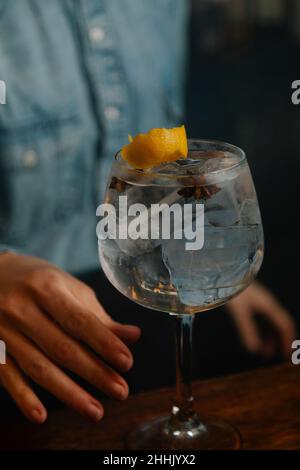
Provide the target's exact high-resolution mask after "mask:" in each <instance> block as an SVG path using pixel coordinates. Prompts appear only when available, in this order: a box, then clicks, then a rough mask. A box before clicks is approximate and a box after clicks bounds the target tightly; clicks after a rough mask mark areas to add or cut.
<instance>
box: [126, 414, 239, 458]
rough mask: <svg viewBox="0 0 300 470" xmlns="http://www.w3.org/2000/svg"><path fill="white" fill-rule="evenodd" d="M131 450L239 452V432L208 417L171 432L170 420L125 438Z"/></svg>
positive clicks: (161, 420) (151, 423)
mask: <svg viewBox="0 0 300 470" xmlns="http://www.w3.org/2000/svg"><path fill="white" fill-rule="evenodd" d="M127 448H128V449H130V450H235V449H240V448H241V437H240V434H239V432H238V431H237V430H236V429H235V428H234V427H233V426H231V425H230V424H229V423H227V422H226V421H222V420H219V419H218V418H214V417H210V418H204V419H201V421H200V420H196V422H195V423H194V425H193V426H192V427H191V426H188V427H186V428H184V427H180V428H178V427H177V428H176V427H175V428H174V427H173V426H172V425H171V421H170V417H169V416H164V417H160V418H156V419H154V420H152V421H149V422H148V423H144V424H142V425H141V426H140V427H139V428H137V429H136V430H134V431H132V432H131V433H130V434H129V436H128V438H127Z"/></svg>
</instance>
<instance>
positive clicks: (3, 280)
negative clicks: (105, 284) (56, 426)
mask: <svg viewBox="0 0 300 470" xmlns="http://www.w3.org/2000/svg"><path fill="white" fill-rule="evenodd" d="M139 336H140V330H139V328H138V327H135V326H131V325H122V324H121V323H117V322H115V321H113V320H112V319H111V318H110V317H109V316H108V315H107V313H106V312H105V311H104V309H103V307H102V306H101V305H100V304H99V302H98V300H97V298H96V296H95V294H94V292H93V290H92V289H90V288H89V287H88V286H87V285H85V284H84V283H82V282H80V281H79V280H78V279H76V278H75V277H73V276H71V275H70V274H68V273H66V272H64V271H62V270H60V269H58V268H57V267H55V266H54V265H51V264H50V263H48V262H47V261H45V260H42V259H39V258H34V257H30V256H23V255H19V254H14V253H5V254H2V255H1V256H0V339H1V340H3V341H4V342H5V344H6V349H7V355H8V357H7V363H6V364H4V365H1V366H0V383H2V385H3V386H4V388H5V389H6V390H7V391H8V393H9V394H10V395H11V397H12V398H13V399H14V400H15V402H16V404H17V405H18V407H19V408H20V410H21V411H22V412H23V413H24V414H25V415H26V416H27V418H29V419H30V420H32V421H34V422H37V423H41V422H44V421H45V419H46V418H47V411H46V409H45V407H44V405H43V404H42V403H41V401H40V400H39V398H38V397H37V395H36V394H35V392H34V391H33V390H32V389H31V387H30V386H29V384H28V382H27V380H26V376H28V377H30V378H31V379H33V380H34V381H35V382H36V383H38V384H39V385H41V386H42V387H43V388H45V389H46V390H48V391H49V392H51V393H52V394H53V395H55V396H56V397H57V398H58V399H59V400H61V401H62V402H64V403H65V404H66V405H68V406H70V407H72V408H73V409H74V410H76V411H77V412H79V413H80V414H82V415H84V416H86V417H88V418H90V419H92V420H94V421H98V420H100V419H101V418H102V416H103V412H104V410H103V406H102V404H101V403H100V402H99V401H98V400H96V399H95V398H94V397H93V396H92V395H90V394H89V393H87V392H86V391H85V390H84V389H83V388H82V387H80V386H79V385H78V384H77V383H76V382H75V381H74V380H73V379H71V378H70V377H69V376H68V374H67V372H66V371H65V370H64V369H66V370H70V371H72V372H74V373H75V374H77V375H78V376H80V377H82V378H83V379H85V380H86V381H88V382H89V383H91V384H93V385H94V386H96V387H97V388H98V389H99V390H102V391H103V392H104V393H106V394H107V395H109V396H111V397H113V398H116V399H119V400H123V399H125V398H126V397H127V396H128V386H127V383H126V382H125V380H124V379H123V378H122V377H121V376H120V375H119V373H118V372H117V371H116V370H118V371H123V372H124V371H127V370H129V369H130V368H131V366H132V364H133V358H132V354H131V352H130V350H129V349H128V347H127V346H126V345H125V343H132V342H135V341H136V340H137V339H138V338H139Z"/></svg>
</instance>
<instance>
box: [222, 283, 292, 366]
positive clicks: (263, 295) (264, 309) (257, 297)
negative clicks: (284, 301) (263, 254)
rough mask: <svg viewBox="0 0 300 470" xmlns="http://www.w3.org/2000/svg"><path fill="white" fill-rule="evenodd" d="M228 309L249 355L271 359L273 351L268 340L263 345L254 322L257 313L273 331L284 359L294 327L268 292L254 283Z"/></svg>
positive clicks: (289, 347)
mask: <svg viewBox="0 0 300 470" xmlns="http://www.w3.org/2000/svg"><path fill="white" fill-rule="evenodd" d="M228 307H229V309H230V312H231V315H232V317H233V319H234V321H235V322H236V324H237V326H238V328H239V331H240V333H241V335H242V340H243V341H244V343H245V346H246V347H247V348H248V349H249V350H250V351H253V352H258V351H260V352H261V353H262V354H263V355H264V356H266V357H271V356H272V355H274V353H275V351H276V344H275V343H276V342H274V340H272V338H268V339H266V340H265V341H264V342H263V341H262V339H261V337H260V334H259V329H258V327H257V325H256V322H255V318H254V315H255V314H256V313H259V314H261V315H263V316H264V317H266V318H268V320H269V321H270V322H271V323H272V324H273V326H274V327H275V328H276V331H277V333H278V334H279V337H280V341H281V346H282V352H283V354H284V355H285V356H287V357H288V356H290V354H291V344H292V342H293V340H294V339H295V337H296V325H295V322H294V320H293V318H292V316H291V315H290V313H289V312H288V311H287V310H286V309H285V308H284V307H283V306H282V305H281V304H280V303H279V302H278V301H277V299H276V298H275V297H274V296H273V294H272V293H271V292H270V291H269V290H268V289H266V288H265V287H264V286H262V285H260V284H259V283H257V282H255V283H254V284H252V285H251V286H250V287H248V289H246V290H245V291H244V292H243V293H242V294H240V295H239V296H238V297H236V298H235V299H233V300H231V301H230V302H228ZM251 336H252V338H251Z"/></svg>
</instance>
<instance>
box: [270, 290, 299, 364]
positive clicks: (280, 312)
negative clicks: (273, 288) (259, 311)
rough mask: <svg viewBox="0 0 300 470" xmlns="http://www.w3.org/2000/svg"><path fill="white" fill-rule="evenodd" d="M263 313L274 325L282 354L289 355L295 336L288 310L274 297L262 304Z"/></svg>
mask: <svg viewBox="0 0 300 470" xmlns="http://www.w3.org/2000/svg"><path fill="white" fill-rule="evenodd" d="M264 313H265V315H266V316H267V317H268V318H269V320H270V321H271V322H272V323H273V325H274V326H275V327H276V329H277V331H278V333H279V335H280V340H281V346H282V352H283V354H284V356H286V357H289V356H290V355H291V347H292V342H293V341H294V339H295V338H296V324H295V322H294V320H293V318H292V317H291V315H290V314H289V312H288V311H287V310H286V309H285V308H284V307H283V306H282V305H280V304H279V302H277V301H276V300H275V299H273V298H272V299H269V302H268V303H267V304H265V305H264Z"/></svg>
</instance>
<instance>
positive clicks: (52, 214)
mask: <svg viewBox="0 0 300 470" xmlns="http://www.w3.org/2000/svg"><path fill="white" fill-rule="evenodd" d="M187 4H188V2H187V0H51V1H47V0H44V1H41V0H0V80H4V81H5V83H6V104H5V105H0V250H4V249H14V250H16V251H19V252H21V253H24V254H29V255H34V256H39V257H42V258H45V259H48V260H50V261H51V262H54V263H55V264H57V265H58V266H60V267H62V268H64V269H66V270H68V271H70V272H81V271H85V270H89V269H95V268H96V267H97V266H98V256H97V239H96V234H95V228H96V223H97V219H96V215H95V213H96V207H97V205H98V204H99V203H100V202H101V200H102V197H103V193H104V191H105V185H106V180H107V177H108V173H109V169H110V166H111V162H112V158H113V156H114V154H115V153H116V151H117V150H118V149H119V148H121V147H122V146H123V145H124V144H125V143H127V135H128V133H130V134H133V135H134V134H136V133H138V132H145V131H147V130H149V129H150V128H152V127H172V126H174V125H178V124H179V123H182V109H183V82H184V68H185V67H184V62H185V46H186V17H187V11H186V9H187Z"/></svg>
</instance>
